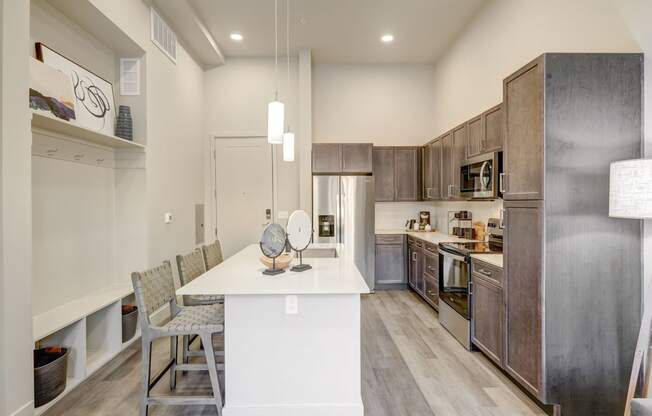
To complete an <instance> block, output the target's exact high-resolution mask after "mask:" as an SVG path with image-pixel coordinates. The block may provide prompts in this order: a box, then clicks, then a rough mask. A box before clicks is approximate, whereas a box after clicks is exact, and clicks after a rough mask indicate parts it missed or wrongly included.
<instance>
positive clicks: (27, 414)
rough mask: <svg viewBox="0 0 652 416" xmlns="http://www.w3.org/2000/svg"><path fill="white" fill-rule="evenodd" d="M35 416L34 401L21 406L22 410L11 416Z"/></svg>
mask: <svg viewBox="0 0 652 416" xmlns="http://www.w3.org/2000/svg"><path fill="white" fill-rule="evenodd" d="M33 414H34V401H33V400H30V401H29V402H27V403H25V404H24V405H23V406H21V408H20V409H18V410H16V411H15V412H13V413H11V414H10V416H32V415H33Z"/></svg>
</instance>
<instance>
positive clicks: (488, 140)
mask: <svg viewBox="0 0 652 416" xmlns="http://www.w3.org/2000/svg"><path fill="white" fill-rule="evenodd" d="M482 118H483V119H484V135H483V136H484V142H483V145H482V151H483V152H497V151H500V150H502V149H503V128H505V123H504V120H503V105H502V104H498V105H497V106H495V107H492V108H490V109H489V110H487V111H486V112H485V113H484V114H483V115H482Z"/></svg>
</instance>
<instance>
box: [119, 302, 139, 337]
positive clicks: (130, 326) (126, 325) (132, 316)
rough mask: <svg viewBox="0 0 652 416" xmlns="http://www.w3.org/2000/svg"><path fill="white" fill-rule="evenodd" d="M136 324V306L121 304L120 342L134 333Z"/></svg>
mask: <svg viewBox="0 0 652 416" xmlns="http://www.w3.org/2000/svg"><path fill="white" fill-rule="evenodd" d="M137 326H138V307H137V306H136V305H122V342H127V341H129V340H130V339H132V338H133V337H134V335H136V327H137Z"/></svg>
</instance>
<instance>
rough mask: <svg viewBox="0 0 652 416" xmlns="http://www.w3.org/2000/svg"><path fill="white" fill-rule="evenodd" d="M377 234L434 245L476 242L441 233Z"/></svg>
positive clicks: (389, 232) (392, 232) (400, 231)
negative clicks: (400, 236)
mask: <svg viewBox="0 0 652 416" xmlns="http://www.w3.org/2000/svg"><path fill="white" fill-rule="evenodd" d="M376 234H407V235H409V236H410V237H414V238H418V239H420V240H423V241H427V242H428V243H432V244H439V243H444V242H448V243H468V242H470V241H474V240H467V239H465V238H459V237H456V236H453V235H448V234H445V233H442V232H439V231H407V230H401V229H386V230H383V229H378V230H376Z"/></svg>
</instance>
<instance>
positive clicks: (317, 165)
mask: <svg viewBox="0 0 652 416" xmlns="http://www.w3.org/2000/svg"><path fill="white" fill-rule="evenodd" d="M341 172H342V145H341V144H338V143H314V144H313V145H312V173H317V174H333V173H334V174H338V173H341Z"/></svg>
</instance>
